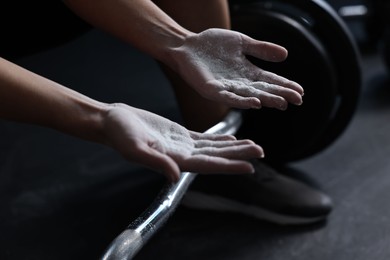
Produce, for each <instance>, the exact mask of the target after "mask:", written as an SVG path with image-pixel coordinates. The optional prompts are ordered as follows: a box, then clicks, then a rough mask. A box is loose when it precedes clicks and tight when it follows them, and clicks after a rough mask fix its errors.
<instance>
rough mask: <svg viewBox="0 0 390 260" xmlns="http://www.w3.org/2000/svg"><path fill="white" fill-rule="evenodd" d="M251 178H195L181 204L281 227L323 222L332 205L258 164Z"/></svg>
mask: <svg viewBox="0 0 390 260" xmlns="http://www.w3.org/2000/svg"><path fill="white" fill-rule="evenodd" d="M254 166H255V169H256V172H255V174H254V175H239V176H238V175H198V176H197V177H196V178H195V180H194V181H193V183H192V184H191V186H190V188H189V190H188V191H187V192H186V194H185V196H184V197H183V200H182V202H181V203H182V205H183V206H185V207H188V208H192V209H204V210H214V211H225V212H236V213H240V214H245V215H249V216H252V217H256V218H259V219H261V220H266V221H270V222H273V223H276V224H283V225H300V224H311V223H315V222H318V221H321V220H324V219H326V217H327V216H328V215H329V213H330V212H331V210H332V201H331V199H330V198H329V197H328V196H327V195H326V194H324V193H322V192H321V191H319V190H316V189H314V188H312V187H310V186H308V185H306V184H304V183H303V182H300V181H297V180H295V179H293V178H289V177H287V176H285V175H282V174H280V173H278V172H277V171H276V170H274V169H273V168H271V167H270V166H268V165H266V164H265V163H263V162H260V161H259V160H256V161H255V162H254Z"/></svg>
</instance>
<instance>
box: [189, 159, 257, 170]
mask: <svg viewBox="0 0 390 260" xmlns="http://www.w3.org/2000/svg"><path fill="white" fill-rule="evenodd" d="M185 168H186V171H191V172H197V173H201V174H216V173H235V174H238V173H253V172H254V168H253V165H252V164H251V163H249V162H247V161H240V160H229V159H225V158H221V157H213V156H208V155H195V156H192V157H191V159H190V160H188V161H186V163H185Z"/></svg>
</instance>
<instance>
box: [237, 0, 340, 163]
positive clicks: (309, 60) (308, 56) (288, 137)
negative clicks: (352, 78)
mask: <svg viewBox="0 0 390 260" xmlns="http://www.w3.org/2000/svg"><path fill="white" fill-rule="evenodd" d="M232 29H234V30H237V31H240V32H242V33H245V34H247V35H249V36H251V37H253V38H255V39H258V40H264V41H270V42H274V43H277V44H280V45H282V46H284V47H286V48H287V49H288V51H289V56H288V58H287V60H286V61H284V62H281V63H270V62H264V61H261V60H258V59H254V58H253V57H248V58H249V59H250V60H251V61H252V62H253V63H254V64H256V65H257V66H259V67H260V68H262V69H265V70H268V71H272V72H275V73H277V74H279V75H281V76H284V77H286V78H289V79H291V80H294V81H296V82H299V83H300V84H301V85H302V86H303V87H304V89H305V96H304V105H302V106H299V107H296V106H293V105H290V106H289V108H288V109H287V110H286V111H278V110H275V109H269V108H262V109H260V110H246V111H244V112H243V117H244V123H243V126H242V128H241V129H240V131H239V133H238V135H240V136H243V137H246V138H250V139H252V140H254V141H255V142H257V143H258V144H260V145H261V146H262V147H263V148H264V150H265V153H266V158H267V159H268V160H270V161H278V162H288V161H292V160H298V159H302V158H303V157H304V156H306V155H307V154H308V153H310V149H311V147H312V146H313V144H315V143H316V142H317V140H318V138H320V137H321V136H322V135H323V132H324V130H325V129H326V127H327V124H328V119H329V118H330V117H331V114H332V111H333V107H334V106H335V96H336V92H337V90H336V88H335V82H336V78H335V72H334V70H333V68H332V64H331V62H330V61H329V59H328V54H327V53H326V50H325V49H324V48H323V46H322V45H321V43H320V42H319V41H318V40H317V39H316V38H315V37H314V36H313V35H312V34H311V33H310V32H309V31H308V30H307V29H305V27H304V26H302V25H301V24H300V23H298V22H296V21H294V20H293V19H291V18H289V17H287V16H286V15H283V14H281V13H278V12H275V11H273V10H267V9H265V8H263V6H261V5H258V4H253V5H241V6H238V7H237V6H236V7H235V8H233V9H232Z"/></svg>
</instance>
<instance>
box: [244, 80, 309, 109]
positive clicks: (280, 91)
mask: <svg viewBox="0 0 390 260" xmlns="http://www.w3.org/2000/svg"><path fill="white" fill-rule="evenodd" d="M250 85H251V86H252V87H254V88H256V89H258V90H261V91H264V92H267V93H269V94H273V95H275V96H279V97H282V98H283V99H284V100H286V101H287V102H289V103H292V104H294V105H297V106H299V105H301V104H302V96H301V95H300V94H299V93H297V92H296V91H294V90H292V89H289V88H285V87H281V86H279V85H275V84H269V83H267V82H264V81H257V82H252V83H251V84H250ZM260 100H261V101H262V103H263V105H264V106H266V105H265V104H264V100H262V99H260Z"/></svg>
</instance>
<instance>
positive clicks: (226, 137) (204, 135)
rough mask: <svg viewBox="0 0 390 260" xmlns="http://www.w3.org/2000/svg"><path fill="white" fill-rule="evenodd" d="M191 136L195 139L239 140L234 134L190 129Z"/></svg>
mask: <svg viewBox="0 0 390 260" xmlns="http://www.w3.org/2000/svg"><path fill="white" fill-rule="evenodd" d="M189 133H190V137H191V138H192V139H194V140H210V141H232V140H233V141H234V140H237V139H236V137H235V136H234V135H226V134H207V133H199V132H195V131H189Z"/></svg>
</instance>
